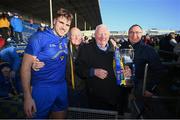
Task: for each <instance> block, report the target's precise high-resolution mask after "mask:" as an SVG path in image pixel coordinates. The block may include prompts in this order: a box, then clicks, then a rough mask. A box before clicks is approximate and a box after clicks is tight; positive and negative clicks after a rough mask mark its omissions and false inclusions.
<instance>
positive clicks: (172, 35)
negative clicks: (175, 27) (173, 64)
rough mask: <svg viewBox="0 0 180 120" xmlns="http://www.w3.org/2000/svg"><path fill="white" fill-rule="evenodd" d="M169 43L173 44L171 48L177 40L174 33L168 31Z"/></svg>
mask: <svg viewBox="0 0 180 120" xmlns="http://www.w3.org/2000/svg"><path fill="white" fill-rule="evenodd" d="M168 36H169V43H170V44H171V45H172V46H173V48H174V47H175V46H176V45H177V41H176V39H175V38H176V34H175V33H174V32H172V33H169V35H168Z"/></svg>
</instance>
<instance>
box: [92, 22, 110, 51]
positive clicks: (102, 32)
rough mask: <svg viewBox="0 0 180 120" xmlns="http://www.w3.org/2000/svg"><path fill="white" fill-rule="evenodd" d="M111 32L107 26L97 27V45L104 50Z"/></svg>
mask: <svg viewBox="0 0 180 120" xmlns="http://www.w3.org/2000/svg"><path fill="white" fill-rule="evenodd" d="M109 35H110V33H109V31H108V28H107V27H106V26H105V25H99V26H97V27H96V31H95V39H96V43H97V44H98V45H100V46H101V47H102V48H104V47H105V46H106V45H107V43H108V41H109Z"/></svg>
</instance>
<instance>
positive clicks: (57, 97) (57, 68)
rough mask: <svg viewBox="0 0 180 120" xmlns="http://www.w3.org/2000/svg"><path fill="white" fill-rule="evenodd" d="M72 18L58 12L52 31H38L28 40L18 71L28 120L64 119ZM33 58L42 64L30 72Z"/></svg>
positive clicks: (65, 13) (66, 102)
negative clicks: (19, 71)
mask: <svg viewBox="0 0 180 120" xmlns="http://www.w3.org/2000/svg"><path fill="white" fill-rule="evenodd" d="M72 19H73V16H72V14H71V13H70V12H69V11H67V10H65V9H60V10H58V11H57V13H56V15H55V18H54V21H53V22H54V28H53V29H47V30H45V31H43V32H37V33H35V34H34V35H33V36H32V37H31V38H30V39H29V43H28V45H27V48H26V50H25V54H24V57H23V61H22V68H21V79H22V86H23V91H24V111H25V113H26V115H27V117H29V118H48V117H51V118H65V111H66V109H67V106H68V100H67V85H66V80H65V71H66V59H67V52H68V48H67V43H68V40H67V37H66V34H67V32H68V31H69V28H70V25H71V21H72ZM35 58H37V59H39V60H40V61H42V62H43V63H44V64H45V65H44V67H43V68H42V69H39V70H38V71H35V70H32V64H33V61H34V59H35Z"/></svg>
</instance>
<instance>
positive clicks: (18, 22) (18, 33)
mask: <svg viewBox="0 0 180 120" xmlns="http://www.w3.org/2000/svg"><path fill="white" fill-rule="evenodd" d="M10 23H11V26H12V28H13V34H14V40H15V42H16V43H17V44H18V43H21V42H23V35H22V32H23V20H22V18H21V17H20V16H19V15H18V14H17V13H15V14H14V16H13V17H12V18H11V21H10Z"/></svg>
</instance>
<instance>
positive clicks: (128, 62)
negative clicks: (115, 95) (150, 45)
mask: <svg viewBox="0 0 180 120" xmlns="http://www.w3.org/2000/svg"><path fill="white" fill-rule="evenodd" d="M120 55H121V58H122V60H123V64H124V68H126V67H127V66H129V68H130V69H131V72H133V71H132V65H133V59H134V49H132V48H126V49H120ZM124 79H125V81H126V85H127V86H132V85H133V81H132V79H131V76H124Z"/></svg>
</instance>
